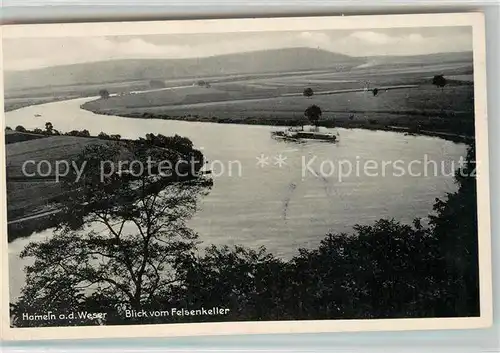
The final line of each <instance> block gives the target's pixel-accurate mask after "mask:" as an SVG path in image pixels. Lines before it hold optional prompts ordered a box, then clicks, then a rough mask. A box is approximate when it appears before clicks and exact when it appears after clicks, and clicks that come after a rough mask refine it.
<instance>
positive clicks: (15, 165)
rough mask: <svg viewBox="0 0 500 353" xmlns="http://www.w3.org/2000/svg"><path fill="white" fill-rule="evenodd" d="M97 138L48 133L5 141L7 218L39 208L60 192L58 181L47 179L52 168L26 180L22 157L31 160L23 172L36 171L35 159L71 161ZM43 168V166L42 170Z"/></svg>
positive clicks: (52, 161) (36, 210)
mask: <svg viewBox="0 0 500 353" xmlns="http://www.w3.org/2000/svg"><path fill="white" fill-rule="evenodd" d="M99 141H100V140H97V139H92V138H84V137H75V136H52V137H47V138H41V139H37V140H30V141H24V142H17V143H11V144H8V145H6V156H7V200H8V203H7V205H8V207H7V212H8V216H9V220H12V219H15V218H19V217H23V216H25V215H27V214H31V213H34V212H40V211H43V210H45V209H46V208H47V206H48V203H49V202H50V201H51V200H54V199H56V198H58V197H60V196H61V195H63V191H62V190H61V187H60V184H59V183H57V182H54V181H53V180H52V181H51V180H50V178H51V177H54V175H55V174H54V169H53V168H52V173H50V175H48V177H47V178H48V180H46V181H44V180H30V179H29V176H26V175H24V173H23V169H22V167H23V164H24V162H25V161H28V160H30V161H33V162H34V163H30V164H27V165H26V168H25V171H26V173H27V174H28V173H29V174H31V173H34V172H36V166H35V165H36V163H38V162H40V161H42V160H45V161H48V162H49V163H50V164H51V165H52V166H54V165H55V161H57V160H67V161H69V162H71V159H72V158H73V157H75V156H76V155H77V154H78V153H79V152H80V151H81V150H82V148H84V146H87V145H88V144H89V143H99ZM45 168H46V167H45ZM47 171H48V170H45V169H44V170H42V173H45V172H47Z"/></svg>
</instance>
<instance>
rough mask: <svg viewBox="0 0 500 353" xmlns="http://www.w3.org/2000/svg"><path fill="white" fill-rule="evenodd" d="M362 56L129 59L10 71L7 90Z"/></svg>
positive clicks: (309, 53)
mask: <svg viewBox="0 0 500 353" xmlns="http://www.w3.org/2000/svg"><path fill="white" fill-rule="evenodd" d="M361 62H362V61H361V59H356V58H352V57H349V56H347V55H342V54H336V53H332V52H328V51H324V50H319V49H311V48H291V49H277V50H265V51H254V52H248V53H239V54H228V55H220V56H212V57H205V58H196V59H127V60H113V61H100V62H92V63H84V64H74V65H65V66H56V67H50V68H43V69H36V70H28V71H7V72H6V73H5V88H6V90H10V89H14V90H18V89H23V88H33V87H44V86H61V85H84V84H96V83H101V82H122V81H135V80H150V79H163V80H167V79H177V78H189V77H207V76H217V75H232V74H249V73H272V72H286V71H299V70H315V69H328V68H334V67H336V66H337V65H339V64H342V65H352V66H356V65H359V64H360V63H361Z"/></svg>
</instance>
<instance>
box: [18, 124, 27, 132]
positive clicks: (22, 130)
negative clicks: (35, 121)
mask: <svg viewBox="0 0 500 353" xmlns="http://www.w3.org/2000/svg"><path fill="white" fill-rule="evenodd" d="M15 130H16V131H18V132H26V129H25V128H24V126H22V125H17V126H16V129H15Z"/></svg>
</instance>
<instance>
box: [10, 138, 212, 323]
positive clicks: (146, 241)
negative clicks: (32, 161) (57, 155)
mask: <svg viewBox="0 0 500 353" xmlns="http://www.w3.org/2000/svg"><path fill="white" fill-rule="evenodd" d="M170 156H171V151H169V150H166V149H163V148H156V147H155V148H152V147H151V146H145V145H143V144H138V143H136V142H124V143H108V144H98V145H89V146H87V147H86V148H85V149H84V150H83V152H82V153H81V154H80V155H79V156H78V158H77V159H76V160H75V163H77V165H83V164H82V163H84V162H85V163H86V164H85V171H84V174H83V176H82V177H81V178H77V177H76V174H75V172H74V171H72V173H70V174H69V175H68V177H67V178H66V179H64V181H63V186H62V187H64V188H65V190H66V193H67V197H66V198H65V199H64V203H63V205H62V207H63V209H62V212H61V213H60V214H58V216H57V217H58V221H59V226H58V230H57V231H56V232H55V234H54V236H53V237H52V238H50V239H48V240H46V241H42V242H33V243H30V244H29V245H27V246H26V248H25V249H24V250H23V252H22V253H21V257H33V258H34V259H35V261H34V263H33V264H32V265H29V266H27V267H26V269H25V270H26V275H27V281H26V282H27V285H26V286H25V287H24V288H23V290H22V296H21V299H20V300H19V301H18V302H17V303H16V304H15V306H14V310H13V317H14V320H15V323H16V325H19V326H24V325H30V323H29V322H26V321H23V320H22V317H21V315H22V313H23V312H28V311H31V310H39V309H40V308H44V307H45V308H52V309H53V310H63V309H64V310H66V311H67V310H68V308H71V309H72V310H84V309H85V308H88V307H89V306H90V307H92V308H96V307H100V308H104V307H105V308H107V310H113V311H115V312H116V311H117V312H122V311H123V310H125V309H127V308H134V309H140V308H141V307H142V306H143V305H145V304H147V303H148V302H149V301H151V300H152V298H154V296H155V295H156V294H157V293H158V292H161V291H164V290H166V288H167V287H168V286H169V285H171V284H173V283H176V282H177V281H178V278H177V276H176V274H175V273H172V272H171V271H170V270H169V269H171V268H172V267H173V265H174V264H175V263H176V262H177V261H178V258H179V257H180V256H181V255H183V254H185V253H186V252H188V251H190V249H192V248H193V247H194V246H195V244H196V239H197V234H196V233H195V232H193V231H192V230H191V229H190V228H189V227H187V225H186V222H187V220H189V219H190V218H191V216H192V215H193V214H194V213H195V211H196V209H197V202H198V200H199V198H200V197H201V196H203V195H205V194H206V193H207V192H208V190H209V189H210V187H211V180H208V179H203V178H193V177H184V178H182V177H179V176H177V175H175V174H174V175H172V176H171V177H168V176H163V175H158V174H150V173H146V172H145V173H142V174H140V175H135V176H134V177H133V178H131V177H130V176H129V175H128V174H124V175H121V174H119V173H116V172H114V171H115V170H114V166H116V165H120V164H119V162H120V161H121V162H125V161H128V162H132V161H139V162H140V163H143V165H146V163H147V158H148V157H154V158H158V159H159V160H160V159H161V160H166V158H169V157H170ZM103 161H106V162H113V163H105V166H103V164H102V163H103ZM35 303H36V305H35ZM56 304H57V305H56ZM84 323H88V320H84V321H81V322H80V321H79V322H76V323H75V324H84ZM46 324H47V325H49V324H51V323H50V322H47V323H46ZM52 324H54V323H52Z"/></svg>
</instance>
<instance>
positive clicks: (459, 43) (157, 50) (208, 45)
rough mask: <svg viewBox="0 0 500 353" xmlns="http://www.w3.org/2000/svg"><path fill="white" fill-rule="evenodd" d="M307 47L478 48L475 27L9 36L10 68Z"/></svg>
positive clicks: (372, 50)
mask: <svg viewBox="0 0 500 353" xmlns="http://www.w3.org/2000/svg"><path fill="white" fill-rule="evenodd" d="M296 47H307V48H317V49H322V50H327V51H331V52H336V53H341V54H346V55H351V56H373V55H419V54H430V53H440V52H459V51H471V50H472V29H471V27H425V28H391V29H382V30H381V29H373V30H372V29H363V30H349V31H347V30H335V31H310V32H307V31H301V32H299V31H288V32H265V33H262V32H246V33H245V32H243V33H242V32H238V33H223V34H179V35H148V36H99V37H77V38H75V37H72V38H22V39H19V38H18V39H10V38H8V39H4V42H3V56H4V68H5V70H30V69H37V68H44V67H51V66H58V65H67V64H75V63H85V62H92V61H103V60H113V59H140V58H154V59H179V58H198V57H207V56H214V55H221V54H232V53H241V52H248V51H256V50H268V49H278V48H296Z"/></svg>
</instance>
